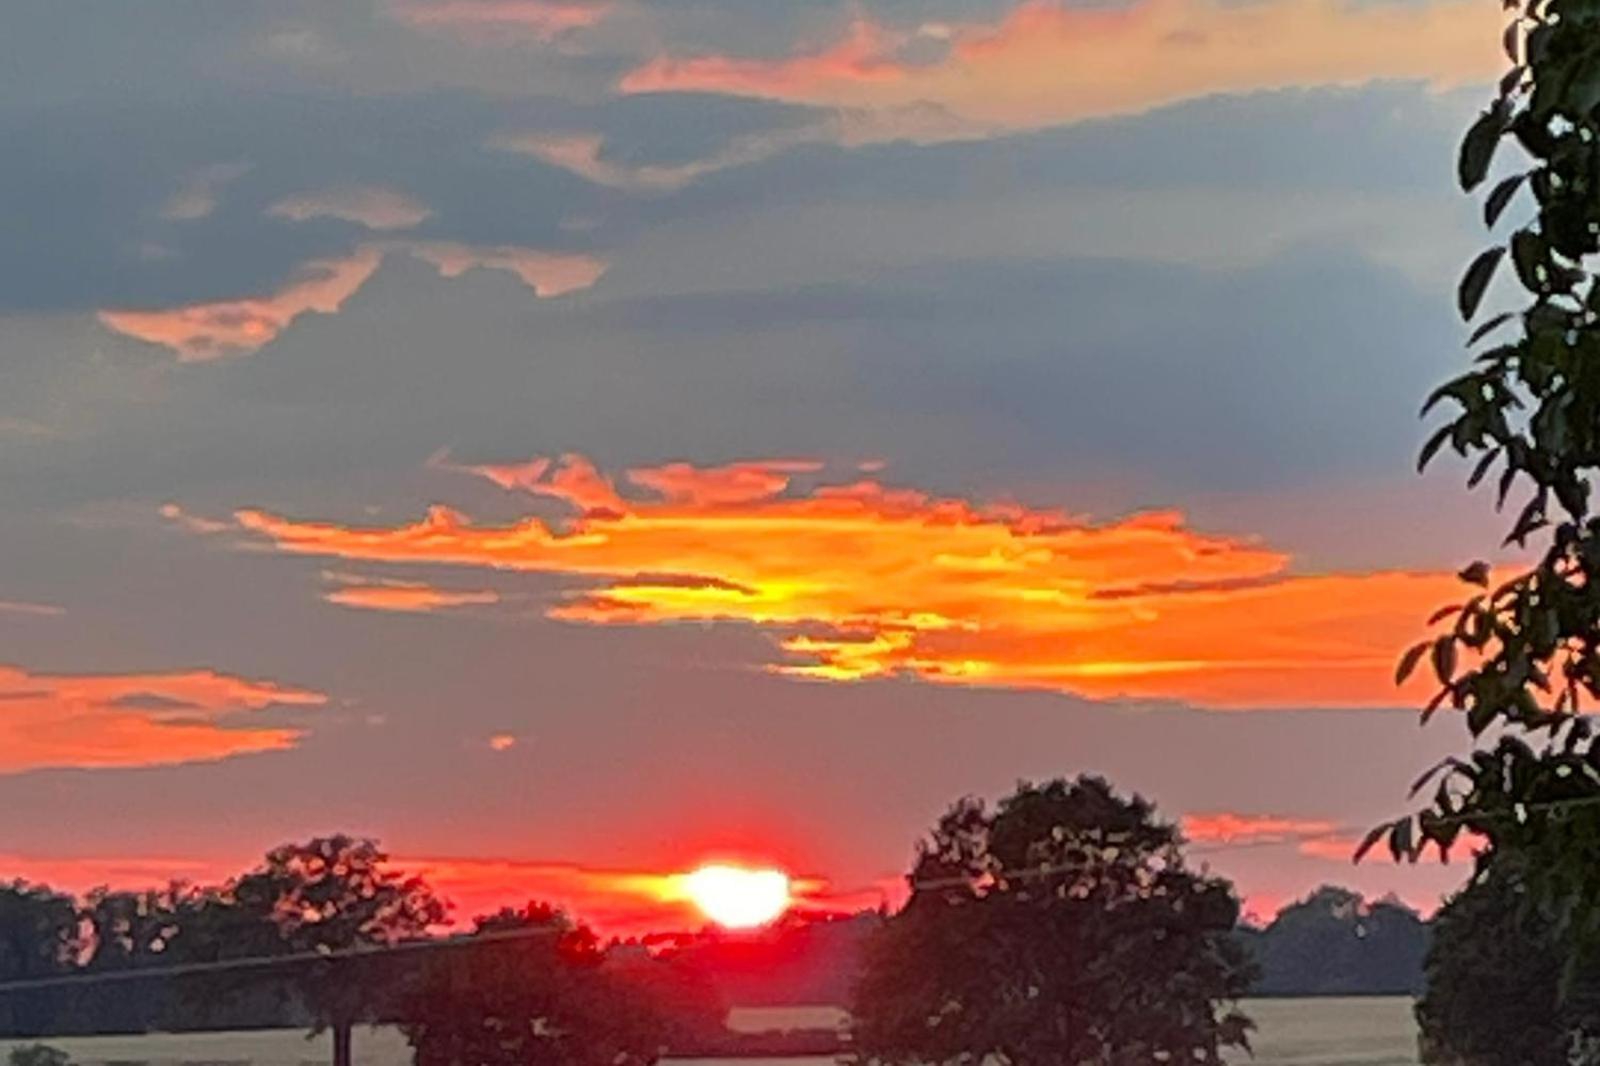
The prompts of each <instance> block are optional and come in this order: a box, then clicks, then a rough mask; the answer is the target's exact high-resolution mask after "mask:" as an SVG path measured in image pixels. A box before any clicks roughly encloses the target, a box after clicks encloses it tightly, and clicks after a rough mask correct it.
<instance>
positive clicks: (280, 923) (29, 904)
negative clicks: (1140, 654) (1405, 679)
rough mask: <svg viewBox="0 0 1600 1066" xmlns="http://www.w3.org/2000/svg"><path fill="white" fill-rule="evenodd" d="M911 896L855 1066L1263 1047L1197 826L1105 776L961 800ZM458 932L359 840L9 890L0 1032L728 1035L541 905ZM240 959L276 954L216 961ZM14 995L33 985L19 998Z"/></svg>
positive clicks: (560, 1039) (1, 894) (477, 1055)
mask: <svg viewBox="0 0 1600 1066" xmlns="http://www.w3.org/2000/svg"><path fill="white" fill-rule="evenodd" d="M908 880H909V883H910V888H911V893H910V897H909V900H908V902H907V903H906V904H905V905H904V906H903V907H901V908H900V909H899V910H897V911H895V912H893V913H887V912H885V913H881V914H878V915H876V916H874V917H873V919H872V920H871V929H870V932H869V934H868V935H867V936H866V937H865V938H864V943H863V944H862V949H861V953H860V963H859V972H858V974H857V979H856V981H855V982H854V984H855V987H854V991H853V993H852V995H851V998H850V1003H849V1006H850V1009H851V1013H852V1016H853V1019H854V1020H853V1023H852V1029H851V1032H850V1034H849V1045H848V1053H849V1054H850V1056H852V1057H853V1058H854V1059H855V1061H857V1062H859V1063H862V1064H869V1063H884V1064H888V1063H910V1062H919V1063H920V1062H945V1061H956V1060H957V1059H963V1060H967V1061H976V1060H977V1059H981V1058H983V1057H984V1056H986V1055H993V1056H997V1057H999V1058H1000V1059H1002V1060H1003V1061H1005V1062H1009V1063H1015V1064H1018V1066H1024V1064H1031V1063H1047V1062H1048V1063H1055V1062H1062V1061H1071V1062H1105V1063H1117V1064H1120V1063H1124V1062H1127V1063H1131V1062H1135V1061H1137V1062H1148V1061H1153V1060H1152V1059H1151V1056H1155V1060H1167V1059H1177V1058H1181V1059H1183V1060H1186V1061H1191V1062H1220V1061H1221V1058H1220V1056H1221V1052H1222V1050H1223V1049H1224V1048H1226V1047H1229V1046H1233V1045H1238V1044H1242V1043H1244V1042H1245V1041H1246V1039H1247V1034H1248V1031H1249V1021H1248V1019H1246V1018H1245V1017H1244V1016H1243V1015H1242V1014H1241V1013H1240V1012H1239V1011H1238V1010H1237V1009H1236V1001H1237V1000H1238V999H1239V998H1240V997H1241V996H1243V995H1244V994H1245V993H1246V992H1247V991H1248V990H1249V988H1250V984H1251V981H1252V979H1253V974H1254V967H1253V964H1252V963H1251V961H1250V959H1249V956H1248V953H1247V952H1246V950H1245V949H1244V947H1243V946H1242V945H1241V944H1240V942H1239V941H1238V939H1237V938H1236V937H1235V935H1234V929H1235V926H1236V925H1237V922H1238V918H1239V904H1238V901H1237V898H1236V897H1235V895H1234V892H1233V889H1232V886H1231V885H1230V884H1229V883H1228V882H1227V881H1225V880H1223V879H1221V878H1218V877H1214V876H1211V875H1210V874H1207V873H1205V872H1203V871H1198V870H1195V869H1193V868H1191V867H1190V866H1189V865H1188V864H1187V862H1186V861H1185V858H1184V855H1183V840H1182V837H1181V835H1180V833H1179V830H1178V829H1177V828H1176V827H1175V826H1174V825H1173V824H1171V823H1168V822H1165V821H1163V820H1161V819H1160V818H1159V817H1158V816H1157V814H1156V812H1155V810H1154V808H1153V807H1151V806H1150V805H1149V804H1148V803H1146V802H1145V801H1144V800H1142V799H1140V798H1139V797H1136V796H1135V797H1123V796H1121V795H1118V794H1117V793H1116V792H1115V791H1114V790H1113V789H1112V788H1111V786H1110V785H1109V784H1108V783H1107V782H1105V781H1104V780H1102V779H1099V778H1094V777H1080V778H1077V779H1075V780H1065V779H1061V780H1055V781H1051V782H1047V783H1045V784H1042V785H1031V784H1024V785H1021V786H1019V787H1018V789H1017V790H1016V791H1015V792H1014V793H1013V794H1012V795H1010V796H1008V797H1006V798H1005V799H1003V800H1001V801H1000V802H999V803H998V804H997V805H995V806H993V807H990V806H988V805H986V804H984V803H982V802H980V801H977V800H970V799H967V800H962V801H960V802H958V803H957V804H955V805H954V806H953V807H952V808H951V809H950V810H949V811H948V812H947V813H946V815H945V816H944V817H943V818H941V819H940V820H939V822H938V823H937V824H936V825H935V826H934V828H933V830H932V831H931V832H930V833H929V834H928V836H927V837H926V838H925V839H924V840H923V841H922V842H921V843H920V845H919V848H918V853H917V859H916V862H915V865H914V867H913V869H912V870H911V871H910V874H909V875H908ZM444 917H445V907H444V904H443V902H442V901H441V900H440V899H439V898H438V897H437V896H436V895H435V894H434V892H433V891H432V890H431V889H430V888H429V886H428V885H427V884H426V883H425V882H424V881H423V880H422V879H420V878H417V877H414V876H409V875H407V874H405V873H403V872H401V871H399V870H397V869H395V868H394V867H393V866H392V864H391V863H390V862H389V861H388V857H387V856H386V855H385V854H384V853H383V852H382V851H381V850H380V849H379V848H378V847H377V845H375V844H374V843H372V842H371V841H366V840H360V839H355V838H351V837H346V836H332V837H323V838H318V839H315V840H311V841H308V842H306V843H303V844H294V845H286V846H284V847H280V848H277V849H274V850H273V851H272V852H270V853H268V855H267V856H266V857H265V859H264V860H263V862H262V863H261V864H260V865H259V866H257V867H256V868H254V869H252V870H250V871H248V872H246V873H244V874H242V875H240V876H239V877H236V878H234V879H232V880H230V881H228V882H227V883H225V884H223V885H220V886H213V887H197V886H191V885H185V884H174V885H171V886H169V887H167V888H165V889H161V890H154V891H143V892H112V891H107V890H98V891H95V892H92V893H90V894H89V895H88V896H87V897H86V898H85V899H84V900H82V901H81V902H80V901H75V900H73V899H71V898H70V897H67V896H64V895H61V894H59V893H55V892H51V891H50V890H48V889H45V888H41V887H37V886H29V885H24V884H13V885H11V886H9V887H7V888H4V889H0V1029H3V1030H4V1031H5V1032H6V1033H8V1034H10V1035H14V1036H27V1035H40V1036H47V1035H59V1034H69V1033H72V1032H75V1031H82V1030H83V1028H84V1027H85V1026H88V1025H92V1026H93V1027H94V1028H96V1029H100V1030H105V1029H121V1030H123V1031H129V1032H140V1031H146V1030H150V1029H163V1028H184V1027H207V1028H216V1027H226V1028H231V1027H248V1026H252V1025H260V1024H264V1023H265V1024H279V1025H281V1024H283V1019H284V1018H285V1017H292V1018H294V1019H295V1020H296V1021H297V1022H298V1023H299V1024H304V1025H307V1026H309V1027H312V1028H316V1029H322V1028H326V1029H330V1030H332V1032H333V1034H334V1053H335V1062H336V1064H338V1066H346V1064H348V1062H349V1060H350V1034H351V1031H352V1029H353V1028H354V1027H355V1026H356V1025H358V1024H361V1023H365V1022H387V1023H391V1024H395V1025H397V1026H399V1027H400V1029H401V1030H402V1032H403V1033H404V1034H405V1036H406V1038H407V1039H408V1041H409V1042H410V1043H411V1046H412V1048H413V1051H414V1054H415V1059H416V1062H417V1063H418V1064H419V1066H532V1064H535V1063H551V1062H559V1063H570V1064H574V1066H578V1064H588V1063H594V1064H596V1066H598V1064H601V1063H605V1064H610V1066H630V1064H634V1063H638V1064H648V1063H652V1062H654V1061H656V1060H657V1059H658V1058H659V1057H661V1056H662V1055H663V1054H664V1053H665V1052H666V1051H668V1050H669V1049H674V1048H683V1047H685V1046H706V1045H705V1043H704V1042H705V1041H707V1040H713V1041H714V1040H715V1039H717V1034H718V1033H719V1032H722V1033H724V1034H725V1030H723V1028H722V1023H723V1018H724V1015H725V1012H726V1007H725V1003H724V1001H723V1000H722V997H721V996H720V995H719V992H718V989H717V988H716V987H715V985H714V984H713V982H712V981H711V980H710V979H709V977H708V975H707V971H706V970H705V969H704V968H701V967H696V966H693V965H674V964H673V962H674V960H673V959H672V958H670V957H658V956H655V955H652V954H650V953H647V952H639V951H616V950H612V951H608V950H606V948H605V947H604V946H603V945H602V944H601V942H600V941H599V939H598V938H597V937H596V936H595V934H594V933H593V932H592V931H591V930H589V929H588V928H587V927H585V926H584V925H582V924H581V923H579V922H576V921H574V920H573V919H572V918H570V917H569V916H567V915H566V914H564V913H562V912H561V911H560V910H558V909H556V908H553V907H550V906H548V905H546V904H542V903H538V902H532V903H529V904H528V905H526V906H525V907H523V908H521V909H519V910H505V911H501V912H499V913H497V914H494V915H488V916H485V917H482V918H479V919H478V920H477V921H476V922H475V923H474V924H473V928H472V930H471V932H469V933H464V934H457V935H451V936H441V935H440V934H439V931H438V927H439V925H440V923H441V922H442V921H443V919H444ZM366 949H373V950H366ZM377 949H385V950H377ZM241 959H258V960H259V959H265V960H269V962H268V963H267V964H266V965H264V966H263V965H255V964H252V965H251V966H249V967H248V968H243V969H238V968H229V967H226V966H222V967H218V966H217V965H216V964H221V963H226V962H228V961H229V960H241ZM271 960H281V963H282V964H281V966H280V965H275V964H274V963H273V962H272V961H271ZM677 961H679V962H682V961H683V960H677ZM141 970H147V971H149V974H150V976H149V978H140V977H139V972H140V971H141ZM62 978H81V980H71V979H68V980H61V979H62ZM130 978H131V979H130ZM19 981H21V982H33V984H31V985H28V984H24V985H20V986H14V987H11V988H7V987H6V985H7V984H8V983H14V982H19Z"/></svg>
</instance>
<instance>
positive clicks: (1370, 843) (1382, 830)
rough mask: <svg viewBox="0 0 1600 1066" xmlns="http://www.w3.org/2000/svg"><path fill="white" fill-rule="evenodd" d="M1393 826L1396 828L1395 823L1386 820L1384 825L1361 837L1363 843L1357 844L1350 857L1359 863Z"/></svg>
mask: <svg viewBox="0 0 1600 1066" xmlns="http://www.w3.org/2000/svg"><path fill="white" fill-rule="evenodd" d="M1392 828H1394V823H1392V822H1385V823H1384V824H1383V825H1380V826H1378V827H1376V828H1374V829H1372V830H1369V831H1368V833H1367V835H1366V836H1364V837H1362V838H1361V843H1360V844H1357V845H1356V852H1355V854H1354V855H1352V856H1351V857H1350V861H1351V862H1352V863H1358V862H1360V861H1361V860H1362V859H1364V858H1366V856H1367V852H1369V851H1371V850H1372V849H1373V848H1375V847H1377V845H1378V841H1380V840H1382V839H1383V838H1384V835H1385V834H1386V833H1388V832H1389V830H1390V829H1392Z"/></svg>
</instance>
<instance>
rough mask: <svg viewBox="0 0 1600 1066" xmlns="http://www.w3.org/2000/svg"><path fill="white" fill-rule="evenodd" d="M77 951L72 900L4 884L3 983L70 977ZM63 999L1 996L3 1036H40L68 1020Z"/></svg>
mask: <svg viewBox="0 0 1600 1066" xmlns="http://www.w3.org/2000/svg"><path fill="white" fill-rule="evenodd" d="M77 950H78V908H77V904H76V903H75V902H74V901H73V899H72V897H70V896H63V895H60V894H59V893H56V892H52V891H50V890H49V889H48V888H44V887H42V886H39V885H29V884H25V883H23V882H21V881H14V882H12V883H11V884H9V885H0V981H21V980H27V979H30V978H41V977H56V976H60V975H62V974H65V973H68V972H70V970H71V968H72V964H73V957H74V955H75V954H76V952H77ZM61 1008H62V1004H61V1001H60V998H59V997H56V996H52V995H49V994H44V993H33V992H20V993H12V994H10V995H6V996H0V1032H6V1033H9V1034H13V1035H17V1036H37V1035H40V1034H44V1033H49V1032H52V1031H54V1030H55V1029H57V1028H58V1027H59V1025H60V1024H61V1023H62V1022H63V1021H64V1017H63V1015H64V1011H63V1010H62V1009H61Z"/></svg>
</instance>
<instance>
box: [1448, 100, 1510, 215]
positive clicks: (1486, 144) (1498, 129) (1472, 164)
mask: <svg viewBox="0 0 1600 1066" xmlns="http://www.w3.org/2000/svg"><path fill="white" fill-rule="evenodd" d="M1509 120H1510V108H1509V107H1508V106H1507V105H1506V104H1505V102H1504V101H1500V100H1496V101H1495V103H1494V105H1493V106H1491V107H1490V108H1489V109H1488V110H1487V111H1485V112H1484V113H1483V114H1481V115H1479V116H1478V120H1477V121H1476V122H1474V123H1473V124H1472V127H1471V128H1470V129H1468V130H1467V135H1466V136H1465V137H1463V138H1462V139H1461V155H1460V158H1459V159H1458V160H1457V162H1456V175H1457V177H1458V178H1459V179H1460V181H1461V188H1462V189H1464V190H1465V191H1467V192H1471V191H1472V190H1473V189H1476V188H1477V187H1478V186H1479V185H1480V184H1481V183H1482V182H1483V179H1484V178H1485V177H1487V176H1488V174H1489V164H1490V163H1492V162H1493V161H1494V150H1495V146H1496V145H1498V144H1499V143H1500V135H1501V134H1502V133H1504V132H1505V131H1506V124H1507V122H1508V121H1509Z"/></svg>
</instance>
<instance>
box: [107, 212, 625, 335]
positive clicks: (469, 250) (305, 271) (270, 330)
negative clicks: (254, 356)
mask: <svg viewBox="0 0 1600 1066" xmlns="http://www.w3.org/2000/svg"><path fill="white" fill-rule="evenodd" d="M390 253H399V254H408V255H412V256H415V257H416V258H418V259H422V260H424V261H426V262H428V263H430V264H432V265H433V267H434V269H436V270H438V271H439V273H440V275H441V276H443V277H446V278H454V277H458V276H460V275H461V274H463V273H465V272H466V271H468V270H472V269H484V270H505V271H509V272H510V273H512V274H515V275H516V276H517V277H518V278H519V279H520V280H521V281H522V283H523V284H524V285H526V286H527V287H528V288H530V289H532V290H533V291H534V293H535V295H537V296H541V297H553V296H562V295H565V294H567V293H570V292H575V291H577V290H579V289H586V288H588V287H589V286H591V285H593V284H594V283H595V282H596V281H597V280H599V278H600V277H601V275H603V274H604V273H605V271H606V264H605V262H604V261H603V260H601V259H598V258H596V257H594V256H590V255H583V254H579V253H561V252H543V251H539V250H538V249H534V248H522V247H517V246H512V245H496V246H490V247H479V246H476V245H467V244H458V243H453V242H440V241H426V242H414V241H387V242H383V243H377V244H364V245H361V246H359V247H358V248H356V250H355V251H353V252H351V253H350V254H349V255H347V256H344V257H341V258H338V259H319V260H314V261H312V262H310V263H307V264H305V266H303V267H301V268H300V270H299V271H298V272H297V273H296V275H295V277H294V278H293V279H291V280H290V281H289V283H288V284H286V285H285V286H284V287H282V288H280V289H279V290H277V291H276V292H273V293H269V294H267V295H265V296H251V297H245V298H242V299H237V300H219V301H214V302H211V303H202V304H191V305H188V306H181V307H172V308H166V309H162V310H154V311H142V310H141V311H135V310H106V311H101V312H100V314H99V318H100V321H101V323H102V324H103V325H105V326H106V327H107V328H108V329H112V330H115V331H116V332H118V333H122V334H125V335H127V336H130V337H134V338H137V339H138V340H142V341H146V342H148V343H150V344H159V345H163V346H165V347H167V348H170V349H172V350H173V351H174V352H176V353H177V355H178V358H179V360H180V361H183V362H202V361H206V360H210V359H219V358H222V357H224V356H229V355H240V354H245V353H249V352H255V351H258V350H260V349H261V348H262V347H264V346H265V345H267V344H269V343H271V342H272V341H273V340H275V339H277V337H278V336H279V335H280V334H281V333H282V332H283V331H284V330H286V329H288V328H289V326H290V325H291V324H293V323H294V322H295V321H296V320H297V319H299V318H300V317H301V316H303V315H306V314H309V313H312V312H316V313H318V314H325V315H331V314H334V313H335V312H337V311H338V310H339V309H340V308H341V307H342V306H344V303H345V301H346V300H348V299H349V298H350V297H351V296H353V295H354V294H355V293H356V292H357V291H358V290H360V288H361V287H362V286H363V285H365V284H366V283H367V281H368V280H369V279H371V277H372V275H373V274H375V273H377V270H378V267H379V265H381V264H382V262H383V259H384V256H385V255H388V254H390Z"/></svg>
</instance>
